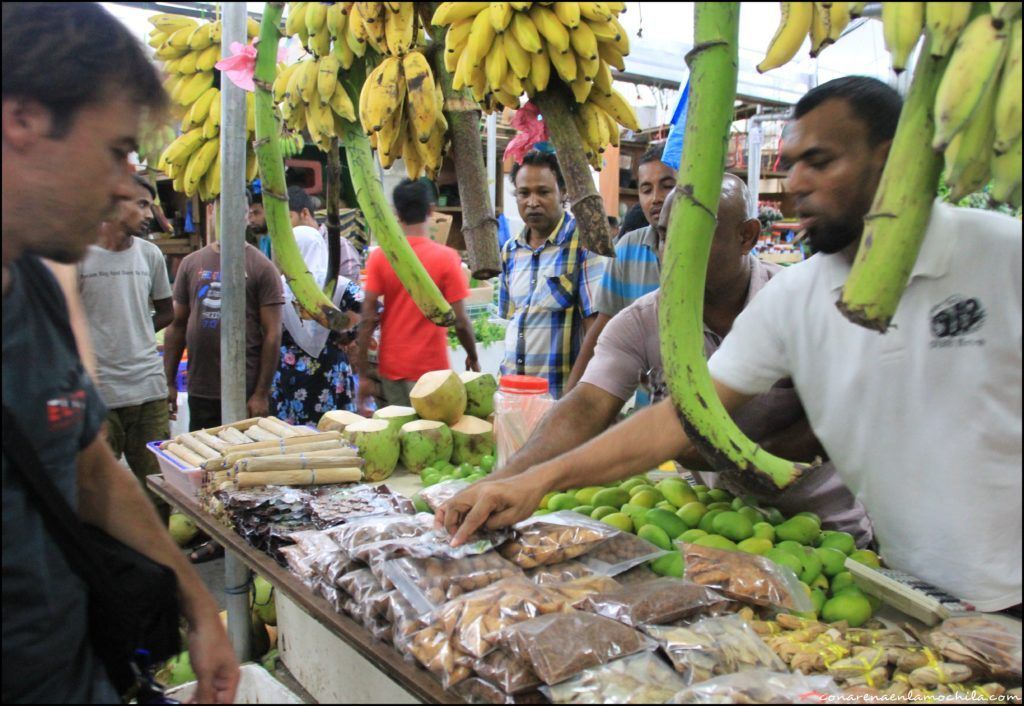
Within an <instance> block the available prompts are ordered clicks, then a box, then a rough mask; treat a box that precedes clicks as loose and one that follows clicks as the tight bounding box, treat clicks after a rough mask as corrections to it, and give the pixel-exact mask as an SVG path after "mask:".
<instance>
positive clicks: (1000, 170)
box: [990, 137, 1021, 208]
mask: <svg viewBox="0 0 1024 706" xmlns="http://www.w3.org/2000/svg"><path fill="white" fill-rule="evenodd" d="M1020 170H1021V140H1020V138H1019V137H1018V138H1017V142H1016V143H1014V145H1013V146H1012V147H1010V149H1008V150H1007V151H1006V152H1004V153H1003V154H1000V155H997V156H996V157H995V158H994V159H993V160H992V191H991V192H990V195H991V196H992V198H993V199H995V200H996V201H999V202H1001V203H1006V204H1010V205H1011V206H1013V207H1014V208H1020V182H1021V177H1020Z"/></svg>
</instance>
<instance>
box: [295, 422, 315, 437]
mask: <svg viewBox="0 0 1024 706" xmlns="http://www.w3.org/2000/svg"><path fill="white" fill-rule="evenodd" d="M289 426H291V425H289ZM291 429H292V431H294V432H295V433H296V434H298V435H299V436H313V435H315V434H317V433H318V432H317V430H316V429H310V428H309V427H307V426H304V425H302V424H296V425H295V426H292V427H291Z"/></svg>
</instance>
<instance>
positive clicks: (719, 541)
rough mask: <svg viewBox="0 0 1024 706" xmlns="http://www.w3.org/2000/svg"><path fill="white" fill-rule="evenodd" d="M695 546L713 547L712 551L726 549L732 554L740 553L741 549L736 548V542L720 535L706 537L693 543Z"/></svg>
mask: <svg viewBox="0 0 1024 706" xmlns="http://www.w3.org/2000/svg"><path fill="white" fill-rule="evenodd" d="M693 544H697V545H699V546H702V547H711V548H712V549H725V550H728V551H731V552H736V551H739V547H737V546H736V543H735V542H733V541H732V540H731V539H728V538H727V537H723V536H721V535H718V534H709V535H707V536H706V537H701V538H699V539H698V540H697V541H696V542H693Z"/></svg>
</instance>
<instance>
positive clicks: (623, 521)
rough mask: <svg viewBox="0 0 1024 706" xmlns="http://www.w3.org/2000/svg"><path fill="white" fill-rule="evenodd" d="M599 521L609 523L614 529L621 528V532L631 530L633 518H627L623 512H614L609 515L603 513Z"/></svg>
mask: <svg viewBox="0 0 1024 706" xmlns="http://www.w3.org/2000/svg"><path fill="white" fill-rule="evenodd" d="M601 522H604V523H605V524H609V525H611V526H612V527H615V528H616V529H619V530H622V531H623V532H632V531H633V520H631V519H630V518H629V515H627V514H626V513H624V512H615V513H612V514H611V515H605V516H604V517H602V518H601Z"/></svg>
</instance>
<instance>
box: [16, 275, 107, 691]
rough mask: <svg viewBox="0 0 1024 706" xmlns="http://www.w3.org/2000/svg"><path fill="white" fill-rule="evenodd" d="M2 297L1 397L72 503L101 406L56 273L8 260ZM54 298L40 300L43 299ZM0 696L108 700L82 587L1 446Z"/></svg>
mask: <svg viewBox="0 0 1024 706" xmlns="http://www.w3.org/2000/svg"><path fill="white" fill-rule="evenodd" d="M10 275H11V287H10V290H9V291H8V293H7V296H5V297H4V298H3V320H4V323H3V351H4V352H3V402H4V405H5V406H6V407H7V408H8V409H9V410H10V411H11V412H12V413H13V416H14V418H15V419H16V420H17V421H18V422H19V425H20V426H21V429H22V432H23V433H24V434H25V435H26V436H27V437H28V438H29V440H30V441H31V443H32V445H33V447H34V450H35V452H36V455H37V456H38V458H39V460H40V462H41V463H42V464H43V465H42V467H41V468H34V469H31V471H32V472H38V473H46V474H48V475H49V477H50V479H51V481H53V484H54V485H55V486H56V487H57V488H58V489H59V490H60V492H61V494H62V495H63V496H64V499H65V500H66V501H67V502H68V504H69V505H71V506H72V507H76V506H77V504H78V503H77V482H76V455H77V454H78V452H79V451H81V450H82V449H84V448H85V447H87V446H88V445H89V444H90V443H92V442H93V441H94V440H95V438H96V435H97V433H98V432H99V429H100V425H101V424H102V422H103V419H104V415H105V413H106V410H105V409H104V406H103V403H102V401H101V400H100V397H99V395H98V394H97V392H96V390H95V388H94V387H93V385H92V382H91V381H90V380H89V377H88V375H87V374H86V372H85V370H84V368H83V367H82V363H81V361H80V359H79V357H78V350H77V347H76V346H75V341H74V338H73V336H72V334H71V329H70V327H69V324H68V321H67V318H66V317H58V318H56V319H55V317H54V315H52V314H50V313H49V312H50V311H54V310H55V311H59V312H65V311H66V304H65V302H64V297H63V294H62V293H61V291H60V288H59V287H58V286H57V282H56V280H55V279H54V278H53V276H52V275H51V274H50V271H49V270H48V269H47V268H46V266H45V265H44V264H43V263H42V262H40V260H39V259H38V258H36V257H34V256H31V255H23V256H22V257H21V258H19V259H18V260H17V261H16V262H14V263H13V264H12V265H11V266H10ZM44 301H50V302H56V303H57V306H56V307H52V306H45V305H44V304H43V303H42V302H44ZM3 483H4V485H3V701H4V703H9V702H50V703H88V702H94V701H109V700H110V699H112V698H116V694H115V693H114V692H113V691H112V687H111V686H110V685H109V683H108V682H107V680H106V675H105V671H104V669H103V667H102V666H101V665H100V663H99V661H98V658H97V657H96V654H95V652H94V651H93V648H92V645H91V644H90V642H89V637H88V623H87V618H86V600H87V595H86V588H85V585H84V583H83V582H82V581H81V579H79V578H78V576H76V575H75V574H74V573H73V572H72V571H71V568H70V567H69V566H68V564H67V562H66V561H65V560H64V556H63V554H62V553H61V550H60V548H59V547H58V546H57V544H56V543H55V542H54V541H53V540H51V539H50V536H49V534H48V533H47V531H46V528H45V526H44V524H43V519H42V517H41V516H40V514H39V512H38V511H37V510H36V505H35V502H34V501H33V500H32V499H31V498H30V497H29V496H28V494H27V491H26V489H25V488H24V485H23V483H22V481H21V479H20V478H19V477H18V476H17V475H16V471H15V470H14V469H13V468H11V467H10V465H9V460H8V456H7V450H6V448H5V449H4V453H3Z"/></svg>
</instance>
